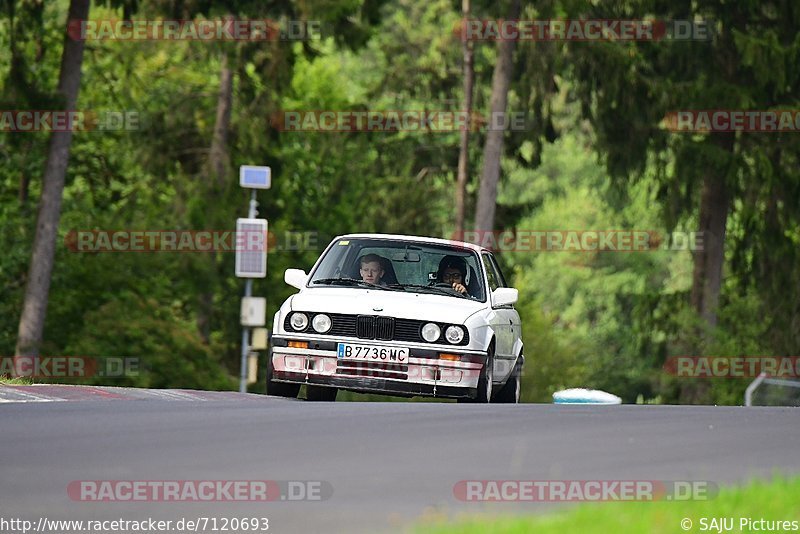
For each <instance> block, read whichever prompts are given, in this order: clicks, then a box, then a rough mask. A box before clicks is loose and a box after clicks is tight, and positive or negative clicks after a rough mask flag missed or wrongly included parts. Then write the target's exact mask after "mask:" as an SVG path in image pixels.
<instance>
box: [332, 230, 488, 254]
mask: <svg viewBox="0 0 800 534" xmlns="http://www.w3.org/2000/svg"><path fill="white" fill-rule="evenodd" d="M370 238H372V239H398V240H402V241H413V242H416V243H433V244H437V245H455V246H458V247H463V248H467V249H470V250H474V251H475V252H478V253H480V252H489V253H491V250H489V249H487V248H484V247H481V246H478V245H476V244H474V243H467V242H466V241H456V240H454V239H442V238H438V237H422V236H417V235H400V234H345V235H340V236H337V237H336V238H335V239H370Z"/></svg>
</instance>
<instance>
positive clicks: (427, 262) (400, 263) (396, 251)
mask: <svg viewBox="0 0 800 534" xmlns="http://www.w3.org/2000/svg"><path fill="white" fill-rule="evenodd" d="M480 273H481V269H480V266H479V259H478V256H477V254H475V252H473V251H472V250H470V249H468V248H463V247H460V246H457V245H441V244H434V243H421V242H415V241H402V240H397V239H380V238H357V239H352V238H350V239H337V240H336V242H334V243H333V245H332V246H331V247H329V248H328V249H327V251H326V252H325V255H324V256H323V258H322V260H321V261H320V262H319V264H318V265H317V268H316V269H315V270H314V272H312V273H311V277H310V279H309V286H310V287H324V286H337V287H353V288H372V289H381V290H386V291H403V292H414V293H429V294H436V295H445V296H449V297H453V298H470V299H474V300H480V301H482V302H485V300H486V297H485V295H486V292H485V290H484V284H483V279H482V277H481V276H480ZM454 284H460V285H462V286H464V288H465V289H466V292H463V291H458V290H457V289H458V288H455V289H454Z"/></svg>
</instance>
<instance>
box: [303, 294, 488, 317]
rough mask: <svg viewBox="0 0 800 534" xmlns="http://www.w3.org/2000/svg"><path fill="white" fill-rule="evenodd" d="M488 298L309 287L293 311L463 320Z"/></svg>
mask: <svg viewBox="0 0 800 534" xmlns="http://www.w3.org/2000/svg"><path fill="white" fill-rule="evenodd" d="M486 306H487V304H486V303H485V302H479V301H475V300H468V299H462V298H458V297H448V296H445V295H432V294H429V293H401V292H399V291H384V290H380V289H360V288H336V287H323V288H308V289H304V290H303V291H301V292H300V293H298V294H296V295H294V297H293V298H292V300H291V309H292V311H308V312H324V313H348V314H365V315H385V316H388V317H398V318H402V319H418V320H422V321H439V322H444V323H456V324H463V323H464V322H466V320H467V318H468V317H469V316H470V315H472V314H474V313H475V312H477V311H479V310H481V309H483V308H485V307H486Z"/></svg>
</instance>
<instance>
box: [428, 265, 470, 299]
mask: <svg viewBox="0 0 800 534" xmlns="http://www.w3.org/2000/svg"><path fill="white" fill-rule="evenodd" d="M466 278H467V262H466V261H464V258H461V257H459V256H445V257H444V258H442V260H441V261H440V262H439V270H438V271H437V274H436V281H437V282H439V283H443V284H451V285H452V286H453V289H454V290H456V291H458V292H459V293H462V294H464V295H468V294H469V293H467V286H466V285H465V284H466V282H465V280H466Z"/></svg>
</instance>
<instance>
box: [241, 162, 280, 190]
mask: <svg viewBox="0 0 800 534" xmlns="http://www.w3.org/2000/svg"><path fill="white" fill-rule="evenodd" d="M239 185H240V186H242V187H247V188H250V189H269V188H270V186H271V185H272V169H270V168H269V167H257V166H255V165H242V166H240V167H239Z"/></svg>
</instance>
